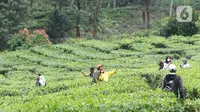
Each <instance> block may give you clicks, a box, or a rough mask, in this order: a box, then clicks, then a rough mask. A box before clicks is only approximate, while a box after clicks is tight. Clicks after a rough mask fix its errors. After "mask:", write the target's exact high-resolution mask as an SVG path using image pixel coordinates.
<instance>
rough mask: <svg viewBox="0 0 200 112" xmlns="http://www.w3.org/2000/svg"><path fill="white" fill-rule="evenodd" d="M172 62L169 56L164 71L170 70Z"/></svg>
mask: <svg viewBox="0 0 200 112" xmlns="http://www.w3.org/2000/svg"><path fill="white" fill-rule="evenodd" d="M171 62H172V61H171V57H170V56H167V57H166V59H165V63H164V65H163V69H166V70H169V65H170V64H171Z"/></svg>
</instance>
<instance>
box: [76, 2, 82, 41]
mask: <svg viewBox="0 0 200 112" xmlns="http://www.w3.org/2000/svg"><path fill="white" fill-rule="evenodd" d="M76 5H77V17H76V27H75V28H76V38H80V36H81V33H80V27H79V24H80V10H81V3H80V0H76Z"/></svg>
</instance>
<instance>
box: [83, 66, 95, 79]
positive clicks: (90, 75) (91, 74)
mask: <svg viewBox="0 0 200 112" xmlns="http://www.w3.org/2000/svg"><path fill="white" fill-rule="evenodd" d="M81 73H82V74H83V75H84V76H86V77H93V76H94V67H90V74H85V73H83V72H81Z"/></svg>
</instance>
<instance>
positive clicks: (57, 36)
mask: <svg viewBox="0 0 200 112" xmlns="http://www.w3.org/2000/svg"><path fill="white" fill-rule="evenodd" d="M70 29H71V24H70V23H69V19H68V17H67V16H66V15H65V14H62V13H61V12H60V11H59V10H54V11H53V12H52V14H51V15H50V17H49V21H48V26H47V34H48V35H49V37H50V39H51V40H52V41H53V42H55V43H58V42H60V41H61V39H62V38H66V37H67V31H69V30H70Z"/></svg>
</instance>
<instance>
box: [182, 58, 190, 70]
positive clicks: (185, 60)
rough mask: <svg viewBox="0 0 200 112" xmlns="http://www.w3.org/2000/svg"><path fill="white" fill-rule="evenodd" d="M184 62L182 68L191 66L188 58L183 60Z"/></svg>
mask: <svg viewBox="0 0 200 112" xmlns="http://www.w3.org/2000/svg"><path fill="white" fill-rule="evenodd" d="M182 62H183V64H181V65H180V67H181V68H190V64H189V63H188V61H187V59H186V58H183V60H182Z"/></svg>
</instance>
